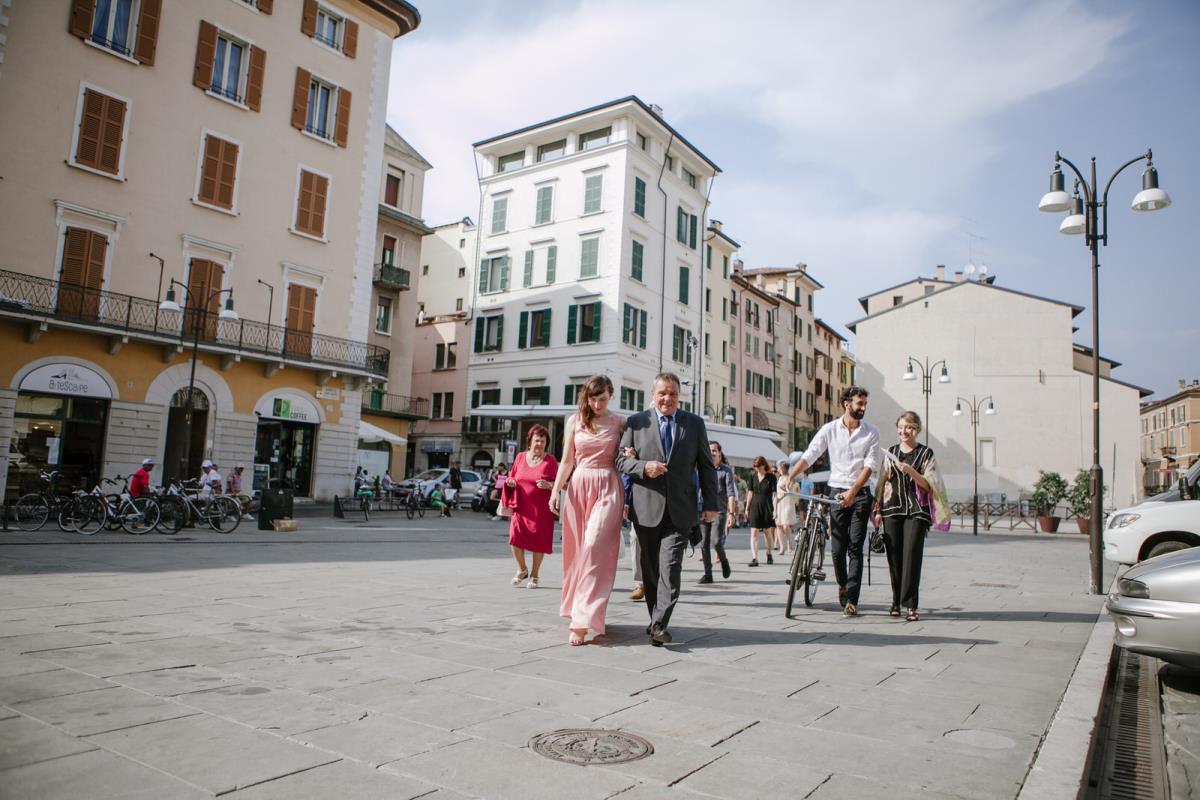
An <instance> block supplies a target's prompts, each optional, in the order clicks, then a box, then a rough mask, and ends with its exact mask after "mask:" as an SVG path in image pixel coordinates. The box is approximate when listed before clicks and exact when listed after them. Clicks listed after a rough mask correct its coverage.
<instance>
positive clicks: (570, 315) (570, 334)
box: [567, 305, 579, 344]
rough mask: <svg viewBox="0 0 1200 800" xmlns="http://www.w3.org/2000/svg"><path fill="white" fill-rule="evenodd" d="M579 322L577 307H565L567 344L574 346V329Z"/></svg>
mask: <svg viewBox="0 0 1200 800" xmlns="http://www.w3.org/2000/svg"><path fill="white" fill-rule="evenodd" d="M578 321H579V306H576V305H571V306H568V307H567V344H575V328H576V325H577V323H578Z"/></svg>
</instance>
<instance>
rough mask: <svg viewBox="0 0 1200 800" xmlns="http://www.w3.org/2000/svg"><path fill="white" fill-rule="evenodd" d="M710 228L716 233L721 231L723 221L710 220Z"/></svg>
mask: <svg viewBox="0 0 1200 800" xmlns="http://www.w3.org/2000/svg"><path fill="white" fill-rule="evenodd" d="M708 227H710V228H712V229H713V230H714V231H720V230H721V220H719V219H710V220H709V221H708Z"/></svg>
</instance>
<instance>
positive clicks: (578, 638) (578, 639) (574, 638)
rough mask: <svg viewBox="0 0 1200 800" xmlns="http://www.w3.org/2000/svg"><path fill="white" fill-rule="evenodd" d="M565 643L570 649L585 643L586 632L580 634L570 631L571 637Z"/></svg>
mask: <svg viewBox="0 0 1200 800" xmlns="http://www.w3.org/2000/svg"><path fill="white" fill-rule="evenodd" d="M567 643H568V644H569V645H571V647H578V646H579V645H581V644H586V643H587V631H584V632H583V633H580V632H579V631H571V636H570V637H569V638H568V639H567Z"/></svg>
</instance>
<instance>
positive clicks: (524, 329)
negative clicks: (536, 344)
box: [517, 311, 529, 350]
mask: <svg viewBox="0 0 1200 800" xmlns="http://www.w3.org/2000/svg"><path fill="white" fill-rule="evenodd" d="M528 331H529V312H528V311H522V312H521V321H520V322H519V323H517V347H518V348H519V349H521V350H524V349H525V336H526V334H527V333H528Z"/></svg>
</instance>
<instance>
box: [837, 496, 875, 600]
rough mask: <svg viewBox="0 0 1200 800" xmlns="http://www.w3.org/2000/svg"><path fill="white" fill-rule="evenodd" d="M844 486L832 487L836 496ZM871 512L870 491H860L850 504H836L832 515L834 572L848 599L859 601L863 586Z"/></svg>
mask: <svg viewBox="0 0 1200 800" xmlns="http://www.w3.org/2000/svg"><path fill="white" fill-rule="evenodd" d="M844 491H845V490H844V489H833V488H830V489H829V496H830V497H834V496H836V495H839V494H841V493H842V492H844ZM870 516H871V493H870V492H868V491H866V490H865V489H864V490H861V491H859V493H858V494H857V495H855V497H854V505H852V506H850V508H841V507H838V508H835V509H833V513H832V515H831V517H832V522H833V530H832V531H830V537H831V538H832V540H833V572H834V575H836V576H837V582H838V587H839V588H844V589H845V590H846V596H845V599H846V602H847V603H854V604H855V605H858V593H859V591H860V590H861V589H862V572H863V542H864V541H866V538H867V520H868V518H869V517H870Z"/></svg>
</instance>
